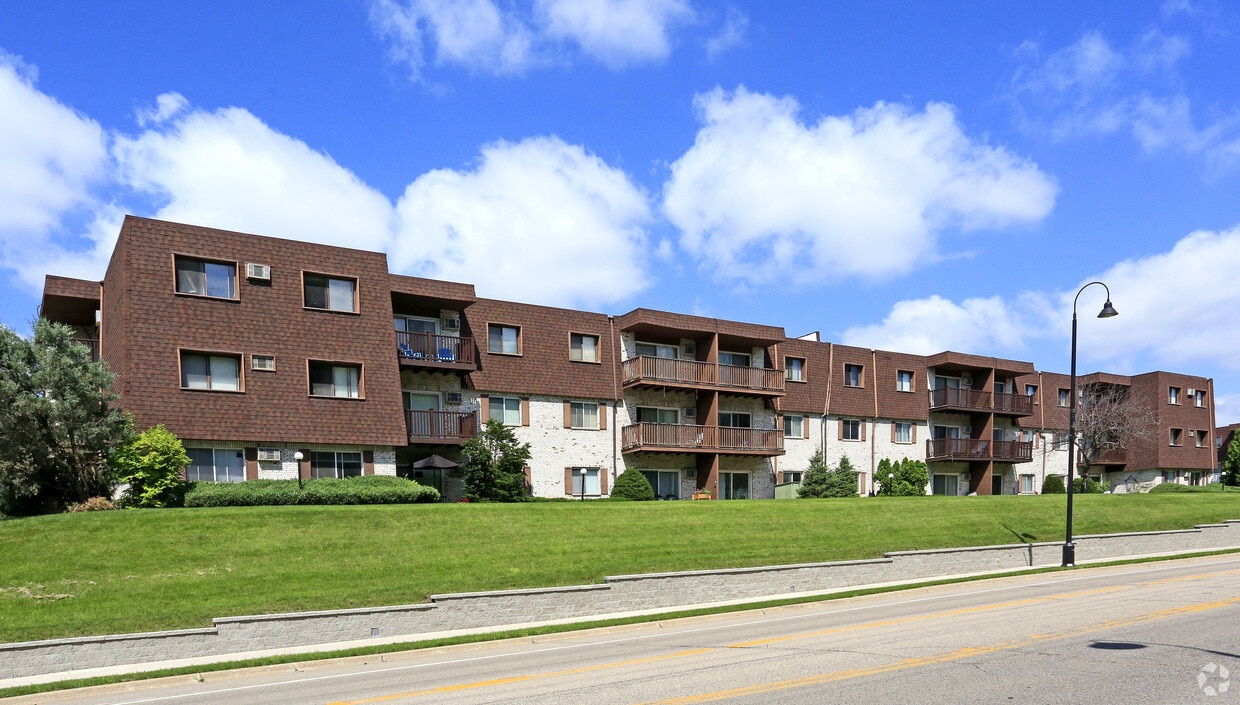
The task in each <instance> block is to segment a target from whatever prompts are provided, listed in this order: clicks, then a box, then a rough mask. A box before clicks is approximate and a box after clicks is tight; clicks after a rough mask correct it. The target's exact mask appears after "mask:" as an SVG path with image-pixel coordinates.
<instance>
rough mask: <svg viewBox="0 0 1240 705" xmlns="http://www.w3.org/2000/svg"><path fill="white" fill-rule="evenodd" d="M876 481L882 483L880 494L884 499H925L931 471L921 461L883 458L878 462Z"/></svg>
mask: <svg viewBox="0 0 1240 705" xmlns="http://www.w3.org/2000/svg"><path fill="white" fill-rule="evenodd" d="M874 479H876V480H878V482H879V483H880V489H879V492H878V493H879V494H880V495H882V496H884V497H923V496H925V494H926V484H927V483H929V482H930V469H929V467H928V466H927V465H926V464H925V463H924V462H922V461H920V460H909V459H908V458H904V459H902V460H898V461H892V460H889V459H887V458H883V459H882V460H880V461H878V468H877V469H876V470H875V478H874Z"/></svg>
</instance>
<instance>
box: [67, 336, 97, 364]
mask: <svg viewBox="0 0 1240 705" xmlns="http://www.w3.org/2000/svg"><path fill="white" fill-rule="evenodd" d="M73 342H75V343H78V344H80V345H85V346H86V347H88V348H90V361H91V362H99V341H98V340H95V339H93V338H74V339H73Z"/></svg>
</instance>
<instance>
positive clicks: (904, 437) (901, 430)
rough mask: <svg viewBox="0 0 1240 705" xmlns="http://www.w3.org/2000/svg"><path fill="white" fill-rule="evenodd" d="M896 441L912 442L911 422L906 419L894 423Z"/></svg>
mask: <svg viewBox="0 0 1240 705" xmlns="http://www.w3.org/2000/svg"><path fill="white" fill-rule="evenodd" d="M895 427H896V428H895V432H896V438H895V442H896V443H912V442H913V424H912V423H910V422H908V421H897V422H896V423H895Z"/></svg>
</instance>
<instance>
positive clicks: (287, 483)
mask: <svg viewBox="0 0 1240 705" xmlns="http://www.w3.org/2000/svg"><path fill="white" fill-rule="evenodd" d="M438 501H439V491H438V490H436V489H435V488H433V487H426V486H425V485H419V484H418V483H416V482H414V481H413V480H406V479H405V478H402V477H391V476H387V475H368V476H364V477H346V478H344V479H342V480H337V479H334V478H323V479H316V480H306V481H305V482H304V483H303V485H302V487H301V488H300V489H299V488H298V487H297V481H296V480H249V481H247V482H196V483H193V486H192V487H191V488H190V489H189V491H188V492H187V493H186V494H185V506H187V507H257V506H274V505H288V504H413V503H418V502H438Z"/></svg>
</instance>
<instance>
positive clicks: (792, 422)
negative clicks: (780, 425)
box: [784, 416, 806, 438]
mask: <svg viewBox="0 0 1240 705" xmlns="http://www.w3.org/2000/svg"><path fill="white" fill-rule="evenodd" d="M784 436H785V437H787V438H804V437H806V433H805V417H804V416H785V417H784Z"/></svg>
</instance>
